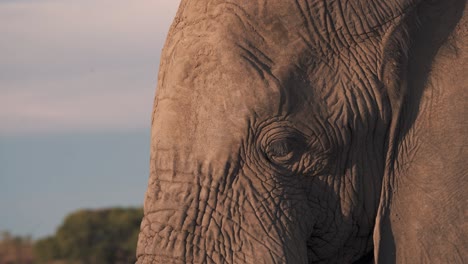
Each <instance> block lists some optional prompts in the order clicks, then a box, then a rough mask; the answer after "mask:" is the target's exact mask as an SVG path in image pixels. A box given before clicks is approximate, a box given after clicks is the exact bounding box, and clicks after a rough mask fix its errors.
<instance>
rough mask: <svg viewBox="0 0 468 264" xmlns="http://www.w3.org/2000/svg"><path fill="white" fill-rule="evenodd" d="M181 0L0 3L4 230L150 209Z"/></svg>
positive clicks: (43, 229) (0, 226) (40, 229)
mask: <svg viewBox="0 0 468 264" xmlns="http://www.w3.org/2000/svg"><path fill="white" fill-rule="evenodd" d="M178 3H179V1H177V0H139V1H129V0H80V1H73V0H35V1H27V0H22V1H21V0H0V36H1V38H0V58H1V59H0V230H9V231H11V232H12V233H14V234H17V235H32V236H33V237H34V238H38V237H42V236H44V235H49V234H52V233H53V232H54V231H55V229H56V228H57V226H58V225H59V224H60V223H61V221H62V220H63V217H64V216H65V215H66V214H68V213H70V212H72V211H75V210H76V209H79V208H100V207H111V206H141V205H142V203H143V198H144V192H145V189H146V183H147V178H148V166H149V164H148V160H149V130H150V115H151V107H152V104H153V96H154V91H155V85H156V79H157V71H158V65H159V55H160V53H161V49H162V46H163V44H164V39H165V36H166V34H167V30H168V28H169V25H170V23H171V22H172V19H173V17H174V15H175V12H176V9H177V6H178Z"/></svg>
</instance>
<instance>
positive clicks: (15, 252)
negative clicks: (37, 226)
mask: <svg viewBox="0 0 468 264" xmlns="http://www.w3.org/2000/svg"><path fill="white" fill-rule="evenodd" d="M32 261H33V255H32V240H31V238H30V237H21V236H13V235H11V234H10V233H9V232H7V231H3V232H1V235H0V264H4V263H14V264H30V263H32Z"/></svg>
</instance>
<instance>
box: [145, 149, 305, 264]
mask: <svg viewBox="0 0 468 264" xmlns="http://www.w3.org/2000/svg"><path fill="white" fill-rule="evenodd" d="M157 160H158V161H159V162H158V161H156V162H152V164H154V166H152V168H151V177H150V182H149V188H148V191H147V194H146V198H145V216H144V219H143V221H142V224H141V232H140V235H139V239H138V249H137V257H138V260H137V263H139V264H143V263H257V262H258V263H307V250H306V245H305V243H303V244H304V245H303V247H300V246H297V241H298V238H297V237H291V234H292V233H294V232H292V231H291V230H284V228H279V227H278V226H282V225H281V224H278V222H280V221H281V219H274V218H272V217H271V215H269V214H268V213H267V211H268V210H269V209H267V208H266V207H265V206H267V205H262V203H263V202H265V198H264V197H260V196H261V195H260V193H262V192H261V191H259V190H255V188H254V187H253V186H254V185H255V184H253V183H252V182H250V181H249V182H247V181H244V180H243V179H246V178H247V177H243V176H242V174H241V173H239V169H238V168H237V166H234V165H232V164H231V163H229V162H228V163H225V164H224V166H222V168H220V169H216V168H215V167H216V166H213V164H211V165H209V166H202V165H195V166H187V164H185V166H180V164H181V163H180V162H172V161H171V162H167V161H163V162H162V163H164V164H166V165H167V164H171V165H169V167H171V168H168V167H164V166H161V161H162V160H164V158H158V159H157ZM190 167H192V169H190ZM218 167H220V166H218ZM235 167H236V168H235ZM176 168H177V169H176ZM193 168H194V169H193ZM263 193H264V192H263ZM270 203H271V202H270ZM296 233H297V232H296ZM288 237H289V238H290V239H288ZM289 241H296V242H295V243H288V242H289Z"/></svg>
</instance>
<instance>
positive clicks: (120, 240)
mask: <svg viewBox="0 0 468 264" xmlns="http://www.w3.org/2000/svg"><path fill="white" fill-rule="evenodd" d="M142 217H143V210H142V209H135V208H130V209H122V208H116V209H106V210H82V211H78V212H75V213H72V214H71V215H69V216H67V217H66V219H65V221H64V223H63V224H62V225H61V226H60V227H59V229H58V230H57V233H56V234H55V236H53V237H48V238H45V239H42V240H40V241H37V242H36V244H35V256H36V260H37V262H38V263H50V262H51V261H58V260H60V261H61V262H62V263H86V264H98V263H99V264H101V263H102V264H104V263H132V262H135V250H136V244H137V239H138V232H139V226H140V222H141V218H142Z"/></svg>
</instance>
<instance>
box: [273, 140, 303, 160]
mask: <svg viewBox="0 0 468 264" xmlns="http://www.w3.org/2000/svg"><path fill="white" fill-rule="evenodd" d="M300 150H301V146H300V144H299V142H298V141H297V140H294V138H282V139H277V140H274V141H272V142H271V143H269V144H268V146H267V148H266V155H267V157H268V159H269V160H270V161H272V162H274V163H278V164H289V163H292V162H293V161H294V160H295V158H297V157H298V156H299V155H300V153H301V151H300Z"/></svg>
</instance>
